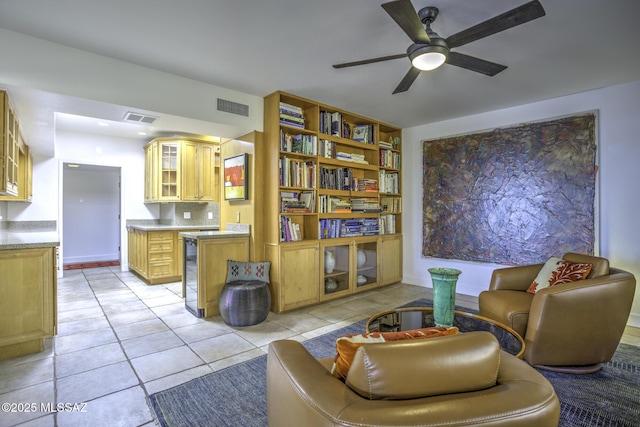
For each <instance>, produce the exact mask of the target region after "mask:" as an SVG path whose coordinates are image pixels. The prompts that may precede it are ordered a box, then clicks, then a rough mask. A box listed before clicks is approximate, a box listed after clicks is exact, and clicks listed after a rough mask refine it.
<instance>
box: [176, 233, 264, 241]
mask: <svg viewBox="0 0 640 427" xmlns="http://www.w3.org/2000/svg"><path fill="white" fill-rule="evenodd" d="M250 235H251V233H249V232H248V231H200V232H184V233H180V236H182V237H183V238H184V237H186V238H187V239H196V240H200V239H221V238H225V237H249V236H250Z"/></svg>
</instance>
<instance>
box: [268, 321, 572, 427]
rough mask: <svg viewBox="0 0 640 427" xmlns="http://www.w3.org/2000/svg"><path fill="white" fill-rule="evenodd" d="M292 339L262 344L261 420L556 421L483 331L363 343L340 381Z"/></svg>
mask: <svg viewBox="0 0 640 427" xmlns="http://www.w3.org/2000/svg"><path fill="white" fill-rule="evenodd" d="M332 361H333V360H332V359H321V360H316V359H314V358H313V356H312V355H311V354H310V353H309V352H307V350H306V349H305V348H304V347H303V346H302V344H300V343H299V342H297V341H293V340H280V341H274V342H272V343H271V344H270V345H269V354H268V357H267V414H268V421H269V426H271V427H279V426H282V427H288V426H293V425H300V426H302V425H303V426H305V427H316V426H359V427H366V426H471V425H477V426H480V425H481V426H536V427H538V426H557V425H558V420H559V417H560V403H559V401H558V397H557V396H556V394H555V391H554V390H553V387H552V386H551V384H550V383H549V382H548V381H547V380H546V379H545V378H544V377H543V376H542V375H541V374H540V373H539V372H537V371H536V370H535V369H533V368H532V367H530V366H529V365H527V364H526V363H525V362H523V361H521V360H519V359H517V358H515V357H514V356H512V355H510V354H508V353H505V352H503V351H501V350H500V347H499V345H498V342H497V340H496V338H495V337H494V336H493V335H492V334H490V333H488V332H469V333H461V334H458V335H453V336H447V337H439V338H430V339H422V340H409V341H393V342H386V343H376V344H365V345H363V346H362V347H360V348H359V349H358V351H357V352H356V356H355V358H354V360H353V363H352V365H351V368H350V369H349V372H348V374H347V378H346V380H345V381H342V380H340V379H338V378H336V377H334V376H333V375H332V374H331V373H330V367H331V365H332Z"/></svg>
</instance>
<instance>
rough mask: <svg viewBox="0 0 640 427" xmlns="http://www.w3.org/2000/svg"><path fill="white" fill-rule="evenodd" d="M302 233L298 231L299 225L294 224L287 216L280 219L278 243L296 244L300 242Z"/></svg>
mask: <svg viewBox="0 0 640 427" xmlns="http://www.w3.org/2000/svg"><path fill="white" fill-rule="evenodd" d="M302 238H303V236H302V232H301V230H300V224H298V223H296V222H294V221H292V220H291V218H289V217H288V216H285V215H283V216H281V217H280V241H281V242H296V241H298V240H302Z"/></svg>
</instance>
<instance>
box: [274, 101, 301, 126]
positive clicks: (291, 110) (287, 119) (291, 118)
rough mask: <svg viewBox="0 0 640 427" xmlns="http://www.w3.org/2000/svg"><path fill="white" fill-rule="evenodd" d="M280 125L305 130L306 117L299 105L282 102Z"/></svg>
mask: <svg viewBox="0 0 640 427" xmlns="http://www.w3.org/2000/svg"><path fill="white" fill-rule="evenodd" d="M280 123H281V124H283V125H287V126H294V127H297V128H302V129H304V115H303V113H302V108H300V107H298V106H297V105H292V104H287V103H286V102H280Z"/></svg>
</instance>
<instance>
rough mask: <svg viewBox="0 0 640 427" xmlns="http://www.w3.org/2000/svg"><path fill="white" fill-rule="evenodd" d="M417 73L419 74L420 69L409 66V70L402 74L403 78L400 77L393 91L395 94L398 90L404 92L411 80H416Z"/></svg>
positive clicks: (411, 82) (409, 85)
mask: <svg viewBox="0 0 640 427" xmlns="http://www.w3.org/2000/svg"><path fill="white" fill-rule="evenodd" d="M418 74H420V70H418V69H417V68H416V67H411V69H410V70H409V72H408V73H407V74H406V75H405V76H404V78H403V79H402V81H401V82H400V84H399V85H398V87H396V88H395V90H394V91H393V93H394V94H395V93H400V92H406V91H407V90H409V88H410V87H411V85H412V84H413V82H414V81H415V80H416V77H418Z"/></svg>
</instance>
